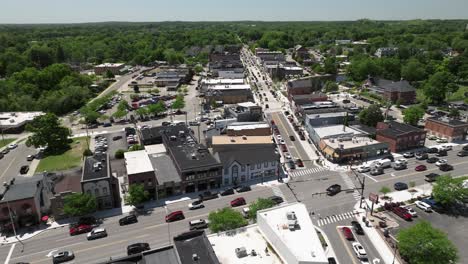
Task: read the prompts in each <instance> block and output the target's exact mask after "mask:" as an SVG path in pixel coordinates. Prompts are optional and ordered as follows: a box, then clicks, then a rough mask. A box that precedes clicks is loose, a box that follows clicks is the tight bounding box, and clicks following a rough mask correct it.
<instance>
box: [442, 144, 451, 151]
mask: <svg viewBox="0 0 468 264" xmlns="http://www.w3.org/2000/svg"><path fill="white" fill-rule="evenodd" d="M440 148H441V149H443V150H447V151H449V150H452V146H451V145H443V146H441V147H440Z"/></svg>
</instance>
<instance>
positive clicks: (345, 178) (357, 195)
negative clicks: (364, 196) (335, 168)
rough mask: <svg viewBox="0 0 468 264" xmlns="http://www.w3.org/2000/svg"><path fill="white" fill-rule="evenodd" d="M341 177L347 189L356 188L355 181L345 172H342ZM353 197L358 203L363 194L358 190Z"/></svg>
mask: <svg viewBox="0 0 468 264" xmlns="http://www.w3.org/2000/svg"><path fill="white" fill-rule="evenodd" d="M340 175H341V178H342V179H343V181H344V182H345V185H346V187H347V189H354V188H355V186H354V183H353V180H351V179H350V178H349V176H348V174H346V173H345V172H340ZM353 197H354V199H356V201H359V200H360V199H361V194H360V193H359V192H358V190H354V192H353Z"/></svg>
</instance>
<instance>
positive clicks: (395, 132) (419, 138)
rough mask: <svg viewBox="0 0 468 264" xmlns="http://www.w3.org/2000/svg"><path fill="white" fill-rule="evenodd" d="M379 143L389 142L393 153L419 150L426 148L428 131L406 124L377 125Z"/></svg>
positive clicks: (382, 123) (381, 123)
mask: <svg viewBox="0 0 468 264" xmlns="http://www.w3.org/2000/svg"><path fill="white" fill-rule="evenodd" d="M375 139H376V140H377V141H380V142H387V143H388V144H389V149H390V150H391V151H392V152H401V151H404V150H408V149H412V148H419V147H423V146H424V142H425V140H426V131H425V130H423V129H418V128H416V127H412V126H410V125H406V124H399V123H396V122H391V123H390V124H386V123H384V122H380V123H378V124H377V132H376V138H375Z"/></svg>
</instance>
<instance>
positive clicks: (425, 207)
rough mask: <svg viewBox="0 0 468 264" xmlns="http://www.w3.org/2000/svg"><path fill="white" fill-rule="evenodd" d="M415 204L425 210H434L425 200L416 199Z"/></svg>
mask: <svg viewBox="0 0 468 264" xmlns="http://www.w3.org/2000/svg"><path fill="white" fill-rule="evenodd" d="M414 204H415V205H416V206H417V207H418V208H419V209H421V210H423V211H424V212H432V208H431V206H430V205H428V204H427V203H425V202H423V201H416V202H414Z"/></svg>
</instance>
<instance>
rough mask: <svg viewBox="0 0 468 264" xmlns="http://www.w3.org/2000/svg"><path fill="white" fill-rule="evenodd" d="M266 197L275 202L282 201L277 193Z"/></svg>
mask: <svg viewBox="0 0 468 264" xmlns="http://www.w3.org/2000/svg"><path fill="white" fill-rule="evenodd" d="M268 199H269V200H272V201H273V202H275V203H276V204H280V203H282V202H284V200H283V198H282V197H280V196H277V195H273V196H270V197H268Z"/></svg>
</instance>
